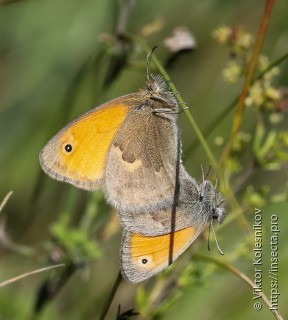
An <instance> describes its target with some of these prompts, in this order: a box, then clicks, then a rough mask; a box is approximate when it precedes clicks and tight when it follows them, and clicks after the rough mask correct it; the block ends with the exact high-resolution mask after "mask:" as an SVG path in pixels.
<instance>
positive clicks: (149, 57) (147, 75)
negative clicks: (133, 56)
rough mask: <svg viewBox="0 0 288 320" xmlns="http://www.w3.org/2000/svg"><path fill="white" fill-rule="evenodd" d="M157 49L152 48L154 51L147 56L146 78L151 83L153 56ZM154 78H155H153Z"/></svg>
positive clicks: (155, 47)
mask: <svg viewBox="0 0 288 320" xmlns="http://www.w3.org/2000/svg"><path fill="white" fill-rule="evenodd" d="M155 49H157V46H154V47H153V48H152V50H151V51H150V52H149V53H148V56H147V69H146V77H147V81H148V82H150V76H151V72H150V66H151V60H152V55H153V52H154V50H155ZM152 78H153V77H152Z"/></svg>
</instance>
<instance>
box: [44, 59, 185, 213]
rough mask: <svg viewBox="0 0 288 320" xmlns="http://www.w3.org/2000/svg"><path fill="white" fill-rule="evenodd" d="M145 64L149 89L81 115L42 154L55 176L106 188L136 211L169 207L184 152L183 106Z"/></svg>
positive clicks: (83, 185) (88, 186)
mask: <svg viewBox="0 0 288 320" xmlns="http://www.w3.org/2000/svg"><path fill="white" fill-rule="evenodd" d="M148 59H149V57H148ZM147 65H148V67H147V85H146V88H145V89H141V90H140V91H139V92H137V93H132V94H128V95H125V96H122V97H119V98H116V99H113V100H111V101H108V102H107V103H104V104H102V105H101V106H99V107H96V108H95V109H92V110H91V111H89V112H87V113H85V114H84V115H82V116H80V117H79V118H78V119H76V120H74V121H72V122H71V123H69V124H68V125H66V126H65V127H64V128H63V129H62V130H61V131H59V132H58V133H57V134H56V135H55V136H54V137H53V138H52V139H51V140H50V141H49V142H48V143H47V145H46V146H45V147H44V148H43V150H42V151H41V153H40V164H41V166H42V168H43V170H44V171H45V172H46V173H47V174H48V175H50V176H51V177H52V178H54V179H56V180H60V181H65V182H68V183H71V184H73V185H74V186H76V187H78V188H81V189H85V190H97V189H99V188H104V191H105V194H106V197H107V199H108V201H109V202H110V203H111V204H112V205H113V206H114V207H115V208H117V209H119V210H129V212H135V213H136V212H143V211H145V212H154V211H155V210H159V209H163V208H168V207H171V205H172V203H173V197H174V189H175V179H176V166H177V159H179V152H180V151H179V145H178V144H179V142H178V129H177V125H176V118H177V113H178V112H179V106H178V104H177V101H176V99H175V97H174V94H173V93H172V92H170V91H168V90H167V87H166V84H165V82H164V80H163V79H162V77H161V76H152V75H150V74H149V62H148V63H147Z"/></svg>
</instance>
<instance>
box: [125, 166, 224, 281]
mask: <svg viewBox="0 0 288 320" xmlns="http://www.w3.org/2000/svg"><path fill="white" fill-rule="evenodd" d="M181 171H182V174H180V175H182V177H181V179H180V180H179V184H180V188H179V198H178V200H177V203H176V204H175V206H174V207H173V206H172V207H171V208H169V209H162V210H159V211H155V212H154V213H150V214H149V213H142V214H133V213H129V214H121V213H120V218H121V224H122V225H123V227H124V231H123V233H122V244H121V253H120V260H121V272H122V275H123V277H124V278H125V279H127V280H129V281H131V282H133V283H138V282H141V281H144V280H146V279H148V278H150V277H152V276H153V275H155V274H157V273H158V272H160V271H162V270H164V269H165V268H167V267H168V266H169V265H170V264H171V263H173V262H174V261H175V260H176V259H177V258H178V257H179V256H180V255H181V254H182V253H183V252H184V251H185V250H186V249H187V248H188V247H189V246H190V245H191V244H192V242H194V240H195V239H196V238H197V237H198V236H199V234H200V233H201V231H202V230H203V228H204V227H205V225H206V223H207V222H208V221H210V223H211V225H212V220H213V219H217V220H218V221H219V223H222V222H223V220H224V217H225V209H224V208H223V207H221V204H222V202H223V199H222V197H221V196H220V194H219V193H218V192H217V190H216V188H215V187H214V186H213V184H212V183H211V181H209V180H204V181H203V182H202V183H201V184H197V182H196V181H195V180H194V179H193V178H191V177H190V176H189V175H188V174H187V173H186V172H185V169H184V168H183V169H182V170H180V172H181ZM183 175H184V177H183ZM212 228H213V226H212Z"/></svg>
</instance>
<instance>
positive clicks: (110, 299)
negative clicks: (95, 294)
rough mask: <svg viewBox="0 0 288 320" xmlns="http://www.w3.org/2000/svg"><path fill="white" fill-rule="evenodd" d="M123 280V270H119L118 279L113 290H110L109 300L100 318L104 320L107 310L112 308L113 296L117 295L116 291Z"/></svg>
mask: <svg viewBox="0 0 288 320" xmlns="http://www.w3.org/2000/svg"><path fill="white" fill-rule="evenodd" d="M121 280H122V276H121V272H120V271H119V273H118V275H117V278H116V280H115V282H114V284H113V287H112V290H111V292H110V295H109V297H108V299H107V301H106V303H105V305H104V308H103V309H102V312H101V314H100V317H99V320H104V319H105V317H106V314H107V312H108V310H109V308H110V305H111V303H112V301H113V298H114V296H115V293H116V291H117V289H118V287H119V285H120V283H121Z"/></svg>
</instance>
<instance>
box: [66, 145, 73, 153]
mask: <svg viewBox="0 0 288 320" xmlns="http://www.w3.org/2000/svg"><path fill="white" fill-rule="evenodd" d="M64 149H65V151H66V152H71V151H72V146H71V144H66V145H65V147H64Z"/></svg>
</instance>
